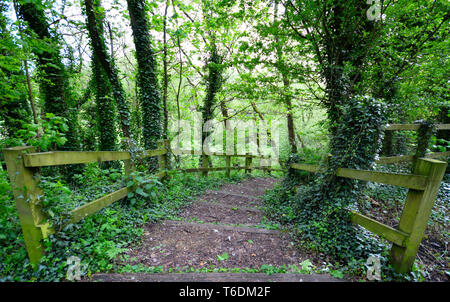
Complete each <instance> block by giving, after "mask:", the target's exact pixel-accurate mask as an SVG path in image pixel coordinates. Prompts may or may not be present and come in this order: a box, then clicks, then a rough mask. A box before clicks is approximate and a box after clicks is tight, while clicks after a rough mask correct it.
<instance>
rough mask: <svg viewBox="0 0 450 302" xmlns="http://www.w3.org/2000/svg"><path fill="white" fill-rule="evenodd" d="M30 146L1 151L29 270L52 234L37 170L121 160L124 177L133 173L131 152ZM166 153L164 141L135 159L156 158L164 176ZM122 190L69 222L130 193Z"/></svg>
mask: <svg viewBox="0 0 450 302" xmlns="http://www.w3.org/2000/svg"><path fill="white" fill-rule="evenodd" d="M34 151H35V149H34V147H28V146H25V147H14V148H8V149H4V150H3V154H4V156H5V162H6V166H7V169H8V175H9V179H10V182H11V188H12V191H13V195H14V200H15V203H16V208H17V212H18V215H19V220H20V224H21V227H22V231H23V236H24V239H25V245H26V249H27V253H28V258H29V259H30V263H31V264H32V265H33V267H35V268H36V267H37V264H38V263H39V261H40V259H41V257H42V254H43V243H42V240H43V239H44V238H47V237H48V236H49V235H50V234H53V233H54V232H55V231H54V230H53V229H52V228H51V226H50V224H49V222H47V221H46V220H47V219H46V218H47V217H45V213H44V212H43V211H42V206H41V202H40V201H41V199H42V198H43V196H44V195H43V191H42V190H41V189H40V188H39V186H38V184H39V179H38V173H37V172H38V168H40V167H48V166H60V165H68V164H87V163H95V162H106V161H116V160H121V161H123V162H124V170H125V175H128V176H130V174H131V172H132V171H133V170H134V166H133V163H132V160H131V159H132V158H131V156H132V155H131V153H130V152H125V151H81V152H78V151H56V152H42V153H35V152H34ZM167 153H168V141H162V142H159V144H158V149H157V150H147V151H143V152H139V154H138V155H137V156H138V157H139V158H146V157H153V156H157V157H158V163H159V169H160V171H159V173H158V174H157V177H158V178H162V177H164V176H165V175H166V171H165V163H166V158H165V157H166V155H167ZM131 190H132V189H131V188H128V187H124V188H121V189H119V190H117V191H115V192H112V193H110V194H107V195H106V196H103V197H101V198H99V199H96V200H94V201H91V202H89V203H87V204H85V205H83V206H80V207H78V208H76V209H74V210H72V211H71V213H70V215H71V217H70V220H69V223H77V222H79V221H81V220H82V219H83V218H85V217H88V216H90V215H92V214H94V213H96V212H98V211H100V210H101V209H103V208H105V207H106V206H108V205H110V204H112V203H114V202H116V201H118V200H120V199H122V198H124V197H126V196H127V194H128V193H129V192H130V191H131Z"/></svg>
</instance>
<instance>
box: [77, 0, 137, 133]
mask: <svg viewBox="0 0 450 302" xmlns="http://www.w3.org/2000/svg"><path fill="white" fill-rule="evenodd" d="M84 3H85V9H86V16H87V27H88V32H89V37H90V39H91V45H92V48H93V50H94V56H95V57H96V59H97V60H98V62H99V63H100V65H101V67H102V69H103V71H104V72H105V75H106V76H107V78H108V81H109V84H110V85H111V89H112V94H113V96H114V99H115V100H116V104H117V109H118V111H119V116H120V124H121V128H122V134H123V136H124V137H125V138H130V134H131V133H130V110H129V106H128V102H127V100H126V98H125V91H124V89H123V86H122V83H121V82H120V79H119V73H118V70H117V68H116V66H115V64H114V59H113V58H111V57H110V55H109V54H108V51H107V49H106V44H105V41H104V37H103V36H102V35H101V33H100V32H99V25H98V20H97V18H96V12H98V11H100V0H85V1H84Z"/></svg>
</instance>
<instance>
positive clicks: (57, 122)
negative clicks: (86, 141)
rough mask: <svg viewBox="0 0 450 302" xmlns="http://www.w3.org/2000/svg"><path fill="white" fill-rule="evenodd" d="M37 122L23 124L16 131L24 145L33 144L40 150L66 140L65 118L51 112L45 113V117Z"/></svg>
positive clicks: (55, 145)
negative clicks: (38, 123) (39, 123)
mask: <svg viewBox="0 0 450 302" xmlns="http://www.w3.org/2000/svg"><path fill="white" fill-rule="evenodd" d="M41 125H42V126H41V127H39V125H37V124H23V126H22V129H21V130H18V131H17V137H18V138H19V139H20V140H21V141H22V142H23V143H24V144H26V145H29V146H34V147H36V148H37V149H38V150H37V151H38V152H40V151H48V150H49V149H52V148H53V149H54V148H56V147H59V146H62V145H64V144H65V143H66V142H67V138H66V136H65V132H67V131H68V130H69V127H68V126H67V120H66V119H65V118H63V117H60V116H56V115H54V114H53V113H46V114H45V119H44V120H42V122H41Z"/></svg>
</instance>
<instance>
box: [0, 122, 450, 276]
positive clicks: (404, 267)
mask: <svg viewBox="0 0 450 302" xmlns="http://www.w3.org/2000/svg"><path fill="white" fill-rule="evenodd" d="M419 127H420V125H417V124H411V125H391V126H389V127H388V128H387V130H417V129H419ZM438 129H450V125H439V126H438ZM34 151H35V149H34V148H33V147H28V146H25V147H15V148H8V149H5V150H3V153H4V156H5V162H6V165H7V169H8V175H9V178H10V181H11V187H12V190H13V193H14V200H15V203H16V208H17V211H18V214H19V219H20V223H21V226H22V230H23V235H24V239H25V245H26V249H27V252H28V256H29V259H30V262H31V263H32V265H33V266H34V267H37V264H38V263H39V261H40V259H41V257H42V254H43V246H42V239H44V238H46V237H48V236H49V235H50V234H52V233H54V230H52V228H51V227H50V224H49V223H48V222H47V221H46V217H45V214H44V212H43V211H42V207H41V203H40V200H41V198H42V197H43V192H42V190H41V189H40V188H39V186H38V182H39V180H38V177H37V172H38V171H37V170H38V168H39V167H46V166H59V165H68V164H85V163H93V162H105V161H115V160H121V161H123V162H124V168H125V174H126V175H128V176H129V175H130V174H131V171H133V169H134V167H133V164H132V160H131V159H132V154H131V153H130V152H126V151H93V152H88V151H82V152H77V151H57V152H43V153H35V152H34ZM169 151H170V147H169V142H168V141H167V140H165V141H161V142H159V144H158V149H156V150H147V151H143V152H140V153H139V154H138V157H140V158H146V157H153V156H157V157H158V163H159V169H160V171H159V173H158V174H157V176H158V177H159V178H162V177H164V176H166V173H167V171H166V162H167V154H168V153H169ZM173 151H175V150H173ZM176 151H177V153H178V154H180V153H181V154H191V155H203V154H197V153H195V151H193V150H176ZM449 153H450V152H448V151H447V152H440V153H433V154H431V155H428V156H427V157H435V158H438V157H441V156H449V155H450V154H449ZM208 156H223V157H225V162H226V164H225V167H209V162H208V160H205V161H203V163H202V167H201V168H192V169H178V171H183V172H202V173H203V175H204V176H206V175H207V174H208V172H209V171H226V174H227V176H230V171H231V170H241V169H244V170H245V171H246V172H247V173H250V172H251V171H252V170H254V169H262V170H264V171H266V172H270V171H274V170H281V169H276V168H272V166H271V158H270V157H264V156H259V155H251V154H234V155H228V154H223V153H212V154H208ZM232 157H244V158H245V165H244V166H231V158H232ZM414 158H415V156H414V155H407V156H401V157H399V156H396V157H382V158H380V159H379V160H378V162H379V163H386V164H387V163H396V162H402V161H411V160H414ZM254 159H259V160H267V161H268V165H259V166H256V165H252V161H253V160H254ZM446 166H447V163H445V162H441V161H437V160H434V159H429V158H421V159H419V160H418V161H417V164H416V165H415V168H414V169H415V170H414V171H413V173H412V174H398V173H386V172H377V171H363V170H355V169H347V168H340V169H338V170H337V176H340V177H347V178H352V179H358V180H364V181H373V182H379V183H383V184H388V185H394V186H401V187H406V188H408V189H409V191H408V195H407V198H406V203H405V206H404V209H403V212H402V215H401V218H400V222H399V226H398V228H397V229H395V228H392V227H390V226H387V225H385V224H382V223H380V222H377V221H376V220H374V219H372V218H369V217H366V216H364V215H362V214H359V213H356V212H352V220H353V222H354V223H356V224H359V225H361V226H363V227H364V228H366V229H368V230H369V231H372V232H374V233H375V234H378V235H379V236H381V237H383V238H385V239H387V240H389V241H391V242H392V243H393V246H392V250H391V261H392V264H393V266H394V268H395V269H396V271H398V272H407V271H409V270H410V269H411V267H412V264H413V262H414V259H415V257H416V254H417V251H418V248H419V245H420V242H421V240H422V238H423V236H424V233H425V229H426V225H427V221H428V218H429V216H430V213H431V209H432V207H433V204H434V201H435V199H436V194H437V192H438V189H439V186H440V183H441V181H442V178H443V176H444V173H445V169H446ZM291 168H293V169H298V170H305V171H310V172H317V171H318V166H317V165H309V164H292V165H291ZM130 190H132V189H131V188H127V187H125V188H122V189H119V190H117V191H115V192H113V193H110V194H108V195H106V196H104V197H101V198H99V199H97V200H94V201H92V202H89V203H88V204H85V205H83V206H80V207H78V208H76V209H74V210H72V211H71V219H70V223H76V222H79V221H81V220H82V219H83V218H85V217H88V216H90V215H92V214H94V213H96V212H98V211H100V210H101V209H103V208H104V207H106V206H108V205H110V204H112V203H114V202H115V201H118V200H120V199H122V198H124V197H126V196H127V194H128V193H129V192H130Z"/></svg>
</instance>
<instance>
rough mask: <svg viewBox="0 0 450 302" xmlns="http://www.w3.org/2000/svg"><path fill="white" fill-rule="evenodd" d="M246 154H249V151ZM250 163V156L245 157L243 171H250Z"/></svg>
mask: <svg viewBox="0 0 450 302" xmlns="http://www.w3.org/2000/svg"><path fill="white" fill-rule="evenodd" d="M246 154H247V155H250V153H249V152H247V153H246ZM251 165H252V158H251V157H250V156H247V157H245V173H252V170H251V169H250V166H251Z"/></svg>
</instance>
